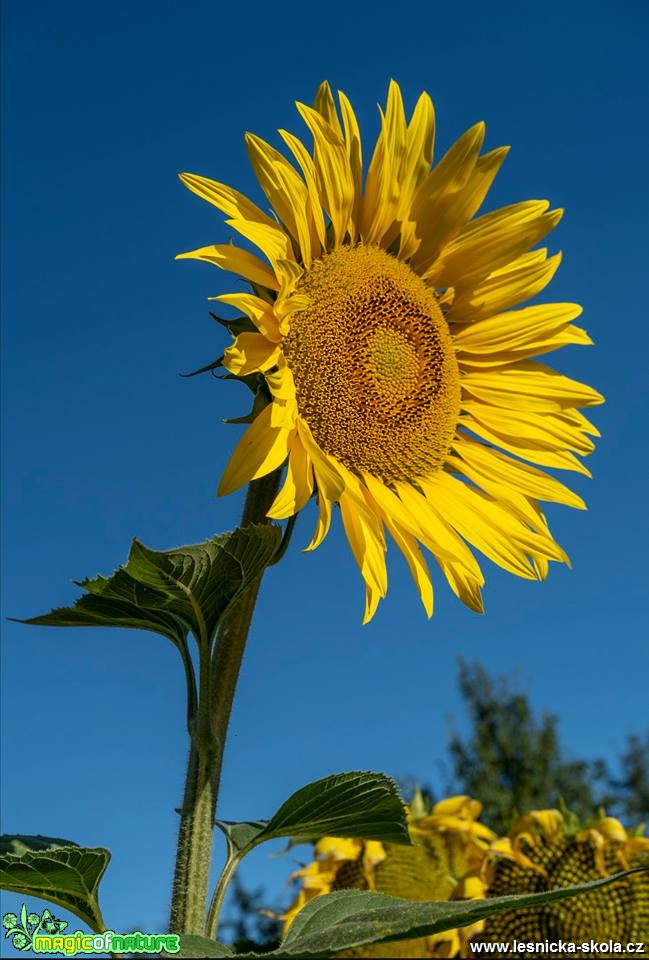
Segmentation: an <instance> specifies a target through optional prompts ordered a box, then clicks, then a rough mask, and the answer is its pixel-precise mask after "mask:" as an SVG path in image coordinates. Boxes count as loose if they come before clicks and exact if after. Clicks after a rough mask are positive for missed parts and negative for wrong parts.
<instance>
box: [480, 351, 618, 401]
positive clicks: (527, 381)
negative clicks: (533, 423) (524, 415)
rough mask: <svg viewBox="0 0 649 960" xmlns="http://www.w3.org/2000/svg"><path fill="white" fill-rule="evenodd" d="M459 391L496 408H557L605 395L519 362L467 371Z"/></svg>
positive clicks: (532, 364)
mask: <svg viewBox="0 0 649 960" xmlns="http://www.w3.org/2000/svg"><path fill="white" fill-rule="evenodd" d="M462 390H463V391H467V392H468V393H470V394H471V395H472V396H473V397H474V398H476V399H478V400H482V401H483V402H485V403H490V404H492V405H493V406H496V407H507V408H508V409H512V408H517V409H521V410H535V411H545V410H549V411H556V412H560V411H561V410H563V409H564V408H566V407H592V406H595V405H597V404H600V403H603V402H604V397H603V396H602V395H601V394H600V393H598V392H597V390H593V388H592V387H589V386H587V385H586V384H585V383H580V382H579V381H578V380H571V379H570V377H564V376H562V375H561V374H559V373H557V372H556V371H555V370H552V369H551V368H550V367H546V366H544V365H543V364H541V363H533V362H530V361H521V362H520V363H515V364H511V365H510V366H507V367H504V368H503V369H502V370H496V371H494V370H467V371H465V372H464V374H463V376H462Z"/></svg>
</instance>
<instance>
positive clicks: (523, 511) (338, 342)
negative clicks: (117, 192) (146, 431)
mask: <svg viewBox="0 0 649 960" xmlns="http://www.w3.org/2000/svg"><path fill="white" fill-rule="evenodd" d="M339 103H340V116H339V114H338V112H337V109H336V106H335V103H334V100H333V97H332V94H331V91H330V88H329V86H328V84H326V83H324V84H322V85H321V87H320V88H319V90H318V94H317V96H316V100H315V104H314V106H313V107H309V106H306V105H304V104H302V103H298V104H297V109H298V111H299V113H300V115H301V117H302V119H303V120H304V122H305V123H306V125H307V127H308V128H309V131H310V133H311V135H312V137H313V151H312V152H309V150H307V148H306V147H305V146H304V144H303V143H302V142H301V141H300V140H299V139H298V138H297V137H295V136H293V135H292V134H291V133H288V132H287V131H286V130H280V131H279V133H280V136H281V137H282V139H283V141H284V143H285V144H286V146H287V147H288V149H289V151H290V152H291V154H292V155H293V158H294V160H295V163H296V165H294V164H292V163H289V161H288V160H287V159H286V158H285V157H284V156H283V155H282V154H281V153H279V152H278V151H277V150H276V149H275V148H274V147H272V146H271V145H270V144H268V143H266V142H265V141H264V140H261V139H260V138H259V137H257V136H255V135H253V134H248V135H247V136H246V142H247V146H248V152H249V155H250V159H251V161H252V165H253V167H254V171H255V174H256V176H257V178H258V180H259V183H260V185H261V187H262V189H263V191H264V193H265V194H266V197H267V198H268V201H269V202H270V204H271V206H272V208H273V209H272V212H273V214H274V216H269V215H268V214H266V213H265V212H264V211H263V210H261V209H260V208H259V207H257V206H256V205H255V204H254V203H252V202H251V201H250V200H248V199H246V197H244V196H242V195H241V194H240V193H238V192H237V191H236V190H233V189H232V188H231V187H228V186H225V185H224V184H222V183H217V182H215V181H214V180H208V179H206V178H205V177H201V176H196V175H194V174H182V175H181V179H182V181H183V183H184V184H185V185H186V186H187V187H188V188H189V189H190V190H192V191H193V192H194V193H196V194H198V196H200V197H203V198H204V199H205V200H207V201H209V202H210V203H212V204H213V205H214V206H216V207H217V208H218V209H219V210H221V211H222V212H223V213H225V214H226V216H227V217H228V219H227V220H226V223H227V224H228V226H229V227H231V228H232V229H233V230H235V231H236V232H237V233H239V234H240V235H241V236H242V237H243V238H244V239H245V240H246V241H248V242H250V243H251V244H254V245H255V246H256V247H257V248H258V249H259V251H261V254H262V255H263V256H264V257H265V260H262V259H260V258H259V257H257V256H255V255H253V254H252V253H250V252H249V251H248V250H245V249H241V248H239V247H236V246H233V245H229V244H216V245H212V246H208V247H202V248H201V249H198V250H193V251H191V252H189V253H184V254H181V255H180V256H181V258H191V259H198V260H205V261H207V262H209V263H213V264H215V265H217V266H219V267H221V268H223V269H225V270H230V271H233V272H235V273H239V274H241V275H242V276H243V277H244V278H245V279H246V280H248V281H249V282H250V284H251V287H252V290H253V291H254V292H252V293H232V294H226V295H224V296H220V297H215V298H214V299H215V300H219V301H221V302H222V303H226V304H229V305H231V306H233V307H235V308H237V309H238V310H239V311H240V312H241V313H242V314H244V315H245V317H246V318H248V321H249V329H247V330H244V331H243V332H241V324H239V325H238V326H237V328H236V329H237V332H238V336H237V337H236V340H235V343H234V344H233V345H232V346H231V347H229V348H228V349H227V350H226V351H225V355H224V358H223V365H224V367H226V368H227V370H228V371H229V373H230V374H231V375H234V376H236V377H241V378H243V377H248V376H249V375H253V376H259V377H263V379H264V381H265V385H266V391H265V392H266V397H267V399H268V401H269V402H268V403H267V405H266V406H265V407H264V408H263V409H261V411H260V412H258V413H257V416H256V418H255V419H254V421H253V422H252V424H251V425H250V427H249V428H248V429H247V430H246V433H245V434H244V435H243V437H242V438H241V439H240V441H239V443H238V445H237V447H236V449H235V451H234V454H233V456H232V459H231V460H230V463H229V464H228V466H227V468H226V470H225V473H224V475H223V477H222V479H221V483H220V486H219V493H220V494H227V493H230V492H231V491H233V490H236V489H237V488H238V487H241V486H242V485H243V484H245V483H247V482H248V481H250V480H253V479H256V478H259V477H262V476H264V475H266V474H268V473H270V472H271V471H274V470H276V469H277V468H278V467H280V466H282V465H283V464H284V463H287V470H286V477H285V481H284V484H283V487H282V489H281V490H280V492H279V494H278V496H277V498H276V500H275V501H274V503H273V504H272V507H271V509H270V511H269V513H268V516H270V517H273V518H275V519H283V518H288V517H290V516H292V515H294V514H295V513H297V512H298V511H299V510H301V509H302V507H303V506H304V505H305V504H306V503H307V501H308V500H309V498H310V497H311V495H312V494H313V493H314V492H315V493H316V494H317V500H318V507H319V518H318V523H317V527H316V531H315V535H314V537H313V539H312V541H311V543H310V545H309V547H307V549H313V548H315V547H316V546H317V545H318V544H319V543H321V541H322V540H323V538H324V537H325V536H326V534H327V532H328V530H329V525H330V521H331V513H332V505H333V504H335V503H337V504H338V505H339V507H340V512H341V515H342V521H343V525H344V529H345V533H346V535H347V539H348V540H349V543H350V546H351V549H352V551H353V554H354V557H355V558H356V561H357V563H358V566H359V567H360V570H361V573H362V575H363V579H364V581H365V585H366V607H365V620H364V622H367V620H369V619H370V618H371V616H372V615H373V613H374V611H375V609H376V606H377V603H378V601H379V598H381V597H383V596H385V593H386V590H387V572H386V563H385V551H386V531H387V533H389V534H390V535H391V537H392V538H393V540H394V541H395V543H396V545H397V547H398V548H399V549H400V550H401V551H402V552H403V554H404V556H405V558H406V560H407V562H408V565H409V567H410V571H411V573H412V576H413V578H414V580H415V583H416V585H417V588H418V590H419V594H420V596H421V600H422V603H423V605H424V607H425V609H426V612H427V614H428V615H429V616H430V615H431V613H432V609H433V589H432V585H431V580H430V575H429V572H428V568H427V565H426V561H425V559H424V557H423V555H422V552H421V550H420V546H419V544H422V545H423V546H424V547H426V549H428V550H429V551H430V552H431V553H432V555H433V556H434V558H435V560H436V561H437V562H438V564H439V565H440V567H441V568H442V571H443V572H444V574H445V576H446V578H447V579H448V581H449V583H450V585H451V587H452V589H453V590H454V592H455V593H456V594H457V596H458V597H459V598H460V599H461V600H463V601H464V602H465V603H466V604H468V605H469V606H470V607H471V608H473V609H474V610H478V611H482V598H481V591H480V588H481V586H482V584H483V583H484V578H483V576H482V573H481V570H480V567H479V566H478V563H477V562H476V560H475V557H474V556H473V554H472V552H471V550H470V549H469V547H468V546H467V543H468V544H471V545H472V546H474V547H476V548H477V549H478V550H480V551H481V552H482V553H483V554H485V555H486V556H487V557H488V558H489V559H491V560H493V561H494V562H495V563H497V564H499V565H500V566H501V567H503V568H504V569H506V570H509V571H510V572H511V573H515V574H517V575H518V576H520V577H525V578H527V579H543V578H544V577H545V576H546V574H547V570H548V561H550V560H556V561H559V562H564V563H567V562H568V558H567V556H566V554H565V553H564V551H563V550H562V549H561V547H560V546H558V544H557V543H555V541H554V540H553V538H552V535H551V533H550V531H549V529H548V526H547V523H546V520H545V517H544V515H543V513H542V512H541V510H540V508H539V506H538V503H537V501H539V500H546V501H552V502H556V503H563V504H568V505H570V506H573V507H578V508H583V507H584V503H583V501H582V500H581V498H580V497H578V496H577V495H576V494H574V493H572V492H571V491H570V490H568V489H567V488H566V487H565V486H563V484H561V483H559V482H558V481H557V480H556V479H554V478H552V477H550V476H548V475H547V474H546V473H544V472H542V471H540V470H538V469H537V468H536V467H534V466H530V465H529V464H528V463H525V462H524V461H530V462H532V463H536V464H540V465H541V466H544V467H561V468H563V469H568V470H576V471H578V472H581V473H586V474H588V471H587V470H586V469H585V468H584V467H583V465H582V464H581V462H580V461H579V459H578V458H577V456H576V455H577V454H582V455H583V454H588V453H590V452H591V451H592V449H593V442H592V440H591V438H590V436H589V435H595V436H597V435H598V434H597V430H596V429H595V428H594V427H593V426H592V425H591V424H590V423H589V422H588V420H586V419H585V417H584V416H583V415H582V414H581V413H580V412H579V411H578V410H577V407H580V406H581V407H584V406H586V407H587V406H592V405H593V404H597V403H601V402H602V397H601V396H600V394H599V393H597V392H596V391H595V390H593V389H591V388H590V387H587V386H585V385H584V384H581V383H578V382H577V381H575V380H571V379H569V378H568V377H565V376H562V375H560V374H558V373H556V372H555V371H554V370H551V369H550V368H549V367H547V366H545V365H543V364H541V363H537V362H535V361H532V360H531V359H530V357H532V356H534V355H537V354H544V353H548V352H550V351H552V350H555V349H557V348H558V347H562V346H564V345H566V344H571V343H575V344H589V343H591V342H592V341H591V340H590V338H589V337H588V335H587V334H586V333H585V332H584V331H583V330H582V329H580V328H579V327H577V326H574V325H572V323H571V321H573V320H574V319H575V318H576V317H577V316H579V314H580V313H581V309H580V307H579V306H577V305H575V304H573V303H551V304H537V305H534V306H528V307H523V308H522V309H516V310H512V309H511V308H512V307H516V306H517V305H518V304H520V303H522V302H523V301H525V300H527V299H529V298H530V297H533V296H535V295H536V294H538V293H539V292H540V291H541V290H542V289H543V288H544V287H545V286H546V284H547V283H548V282H549V281H550V279H551V277H552V276H553V274H554V272H555V270H556V269H557V267H558V265H559V261H560V254H555V255H554V256H550V257H549V256H548V252H547V250H546V249H536V250H532V248H533V247H534V246H535V245H536V244H537V243H538V242H539V241H540V240H542V239H543V237H545V235H546V234H547V233H548V232H549V231H550V230H551V229H552V228H553V227H554V226H556V224H557V223H558V222H559V220H560V218H561V211H560V210H549V209H548V208H549V204H548V202H547V201H545V200H530V201H526V202H523V203H516V204H513V205H512V206H507V207H503V208H501V209H499V210H495V211H493V212H491V213H487V214H484V215H482V216H480V217H477V218H475V214H476V213H477V212H478V210H479V209H480V207H481V205H482V203H483V201H484V199H485V197H486V194H487V192H488V190H489V187H490V186H491V183H492V181H493V179H494V177H495V176H496V173H497V172H498V169H499V167H500V165H501V163H502V162H503V160H504V158H505V155H506V154H507V150H508V148H507V147H501V148H499V149H497V150H491V151H490V152H488V153H484V154H482V155H481V154H480V150H481V148H482V143H483V140H484V135H485V127H484V124H483V123H478V124H476V125H475V126H473V127H471V128H470V129H469V130H468V131H467V132H466V133H465V134H464V135H463V136H462V137H460V139H459V140H458V141H457V142H456V143H455V144H454V145H453V146H452V147H451V148H450V150H448V152H447V153H446V154H445V155H444V156H443V157H442V159H441V160H440V161H439V162H438V163H437V164H436V165H435V166H432V167H431V164H432V158H433V139H434V128H435V121H434V111H433V105H432V102H431V100H430V98H429V97H428V95H427V94H425V93H423V94H422V95H421V96H420V98H419V100H418V102H417V104H416V106H415V109H414V111H413V114H412V117H411V118H410V120H409V121H407V120H406V115H405V112H404V106H403V101H402V97H401V91H400V89H399V87H398V85H397V84H396V83H394V82H392V83H391V84H390V88H389V92H388V99H387V106H386V109H385V113H383V112H382V113H381V132H380V134H379V137H378V139H377V142H376V146H375V147H374V151H373V153H372V157H371V160H370V163H369V167H368V169H367V174H366V177H365V183H364V185H363V163H362V150H361V139H360V134H359V128H358V123H357V121H356V117H355V115H354V112H353V110H352V107H351V105H350V103H349V101H348V99H347V97H346V96H345V95H344V94H343V93H340V94H339ZM341 118H342V122H341ZM256 409H257V410H259V407H257V408H256ZM497 448H499V449H497ZM503 451H505V452H503Z"/></svg>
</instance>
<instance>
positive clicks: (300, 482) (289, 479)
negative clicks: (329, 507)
mask: <svg viewBox="0 0 649 960" xmlns="http://www.w3.org/2000/svg"><path fill="white" fill-rule="evenodd" d="M312 493H313V469H312V467H311V462H310V460H309V456H308V454H307V452H306V450H305V449H304V447H303V446H302V443H301V442H300V439H299V437H298V436H297V433H296V434H294V436H293V438H292V440H291V449H290V451H289V455H288V469H287V471H286V479H285V481H284V485H283V486H282V489H281V490H280V491H279V493H278V494H277V496H276V497H275V500H274V501H273V503H272V506H271V508H270V510H269V511H268V513H267V514H266V515H267V516H268V517H271V518H272V519H273V520H285V519H286V518H287V517H292V516H293V515H294V514H296V513H299V511H300V510H301V509H302V508H303V507H304V505H305V504H306V503H307V501H308V500H309V498H310V496H311V494H312Z"/></svg>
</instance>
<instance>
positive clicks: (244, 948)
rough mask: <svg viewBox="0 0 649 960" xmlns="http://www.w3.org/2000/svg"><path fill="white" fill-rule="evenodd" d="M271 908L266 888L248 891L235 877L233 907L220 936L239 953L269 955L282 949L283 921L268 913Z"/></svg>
mask: <svg viewBox="0 0 649 960" xmlns="http://www.w3.org/2000/svg"><path fill="white" fill-rule="evenodd" d="M264 908H266V910H267V908H268V903H267V902H266V894H265V891H264V888H263V887H256V888H255V889H254V890H246V888H245V887H244V886H243V884H242V883H241V881H240V880H239V879H238V877H237V876H236V875H235V876H234V878H233V880H232V884H231V887H230V908H229V910H228V913H227V915H226V916H225V917H224V918H223V920H222V922H221V924H220V926H219V933H218V936H219V938H220V939H222V940H227V941H229V942H230V943H231V944H232V948H233V951H234V952H235V953H246V952H248V953H250V952H256V953H268V951H269V950H273V949H274V948H275V947H277V946H279V941H280V937H281V934H282V921H281V920H277V919H276V918H275V917H274V916H272V915H270V914H269V913H268V912H265V911H264Z"/></svg>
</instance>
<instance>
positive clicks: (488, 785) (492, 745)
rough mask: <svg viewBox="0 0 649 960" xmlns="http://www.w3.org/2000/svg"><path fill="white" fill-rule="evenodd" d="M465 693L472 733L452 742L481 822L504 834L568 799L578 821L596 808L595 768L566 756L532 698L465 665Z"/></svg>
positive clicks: (553, 726)
mask: <svg viewBox="0 0 649 960" xmlns="http://www.w3.org/2000/svg"><path fill="white" fill-rule="evenodd" d="M459 686H460V692H461V694H462V699H463V700H464V704H465V706H466V709H467V710H468V713H469V719H470V721H471V732H470V734H469V736H468V737H467V738H466V739H462V738H461V737H460V736H459V735H458V734H455V735H454V736H453V737H452V738H451V741H450V743H449V753H450V757H451V763H452V768H453V780H454V787H455V789H456V792H461V793H467V794H469V795H470V796H472V797H475V798H476V799H477V800H480V801H481V802H482V804H483V814H482V820H483V821H484V822H485V823H487V824H488V826H490V827H491V828H492V829H493V830H495V831H496V832H497V833H500V834H502V833H506V832H507V830H508V829H509V826H510V825H511V823H512V820H514V819H515V818H516V816H518V815H519V814H521V813H522V812H524V811H526V810H535V809H536V810H538V809H543V808H547V807H556V806H558V804H559V803H560V801H563V803H564V804H565V805H566V806H567V807H568V808H569V809H570V810H572V811H574V812H575V813H576V814H577V815H578V816H579V817H580V818H583V819H586V818H588V817H591V816H592V815H593V812H594V810H595V809H596V808H597V806H598V802H599V798H598V797H597V794H596V789H597V787H596V776H595V771H594V769H593V766H592V765H590V764H589V763H587V762H586V761H583V760H570V759H567V758H566V757H565V756H564V753H563V749H562V747H561V744H560V740H559V734H558V728H557V718H556V717H554V716H552V715H550V714H544V715H543V716H542V717H541V719H540V720H538V719H537V718H536V717H535V716H534V714H533V712H532V708H531V706H530V703H529V700H528V698H527V697H526V696H525V695H524V694H523V693H520V692H518V691H516V690H515V689H512V686H511V684H510V683H508V682H507V681H506V680H505V679H504V678H499V679H497V680H494V679H492V678H491V677H490V676H489V674H488V673H487V671H486V670H485V669H484V667H482V666H480V664H467V663H466V662H464V661H461V663H460V676H459Z"/></svg>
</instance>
